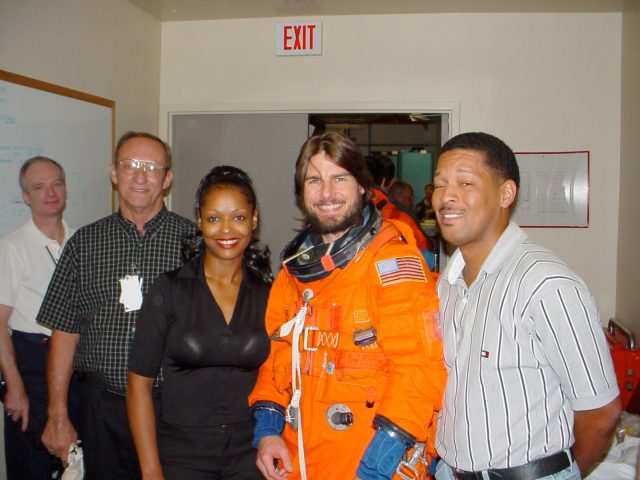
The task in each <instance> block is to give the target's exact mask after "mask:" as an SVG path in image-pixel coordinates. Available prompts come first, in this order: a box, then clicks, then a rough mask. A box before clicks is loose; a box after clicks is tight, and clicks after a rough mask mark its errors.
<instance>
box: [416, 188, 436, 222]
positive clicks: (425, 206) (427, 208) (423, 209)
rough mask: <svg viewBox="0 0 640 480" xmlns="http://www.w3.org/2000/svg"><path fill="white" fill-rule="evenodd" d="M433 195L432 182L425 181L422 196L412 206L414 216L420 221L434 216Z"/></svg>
mask: <svg viewBox="0 0 640 480" xmlns="http://www.w3.org/2000/svg"><path fill="white" fill-rule="evenodd" d="M432 196H433V183H427V184H426V185H425V186H424V197H423V198H422V200H420V201H419V202H418V203H416V205H415V207H414V208H413V210H414V212H415V214H416V217H418V220H420V221H421V222H422V221H424V220H430V219H432V218H436V213H435V211H434V209H433V203H432Z"/></svg>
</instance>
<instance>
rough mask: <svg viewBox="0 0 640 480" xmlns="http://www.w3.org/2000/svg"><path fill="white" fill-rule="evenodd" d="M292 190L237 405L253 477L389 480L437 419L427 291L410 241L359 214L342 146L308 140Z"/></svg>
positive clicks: (360, 187)
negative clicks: (256, 346) (291, 228)
mask: <svg viewBox="0 0 640 480" xmlns="http://www.w3.org/2000/svg"><path fill="white" fill-rule="evenodd" d="M295 183H296V197H297V200H298V206H299V207H300V208H301V210H302V211H303V213H304V215H305V220H306V226H305V228H304V229H303V230H302V232H301V233H300V234H298V235H297V236H296V237H295V238H294V240H293V241H292V242H291V243H290V244H289V245H288V246H287V247H286V248H285V250H284V252H283V269H282V271H281V272H280V274H279V275H278V277H277V279H276V281H275V283H274V285H273V288H272V291H271V295H270V298H269V304H268V307H267V315H266V328H267V331H268V332H269V333H270V334H271V335H272V340H273V341H272V342H271V353H270V356H269V358H268V359H267V361H266V362H265V364H264V365H263V366H262V368H261V370H260V373H259V375H258V382H257V384H256V387H255V389H254V391H253V392H252V394H251V395H250V398H249V403H250V404H251V405H252V407H253V412H254V416H255V418H256V427H255V432H254V445H255V446H256V447H257V448H258V458H257V465H258V468H259V469H260V470H261V472H262V473H263V475H264V476H265V478H267V479H272V480H281V479H285V478H288V479H294V478H296V479H297V478H301V479H305V478H310V479H314V480H315V479H350V478H361V479H363V480H370V479H388V478H391V477H392V476H393V475H394V472H395V471H396V468H397V466H398V464H399V463H400V461H401V460H402V459H403V457H404V456H405V454H406V452H407V451H410V450H411V449H412V448H413V447H414V446H415V445H416V444H418V443H419V442H425V441H427V440H428V435H429V432H430V431H431V427H432V426H433V419H434V418H435V417H434V412H435V411H437V410H438V409H439V408H440V402H441V396H442V392H443V386H444V382H445V376H446V374H445V371H444V367H443V363H442V345H441V342H440V338H439V335H438V331H437V328H436V323H437V322H436V317H435V316H436V312H437V309H438V305H437V296H436V293H435V282H434V281H433V277H432V276H431V274H430V272H429V271H428V270H427V268H426V266H425V265H424V262H423V259H422V256H421V254H420V252H419V251H418V249H417V248H416V247H415V245H414V244H413V243H414V240H413V235H412V233H411V230H410V229H409V228H408V227H407V226H406V225H405V224H404V223H402V222H394V221H383V220H382V218H381V216H380V213H379V211H378V210H376V209H375V208H374V207H373V206H372V205H371V204H370V199H371V189H372V187H373V181H372V178H371V175H370V174H369V172H368V170H367V168H366V165H365V163H364V160H363V158H362V154H361V153H360V151H359V149H358V147H357V146H356V145H355V144H354V143H353V142H352V141H351V140H349V139H348V138H346V137H344V136H343V135H341V134H339V133H336V132H332V133H325V134H321V135H316V136H313V137H311V138H309V139H308V140H307V142H306V143H305V144H304V145H303V146H302V149H301V151H300V155H299V157H298V160H297V162H296V174H295ZM292 346H293V348H292ZM285 423H286V424H285ZM427 450H430V448H429V442H428V441H427Z"/></svg>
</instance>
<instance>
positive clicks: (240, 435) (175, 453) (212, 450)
mask: <svg viewBox="0 0 640 480" xmlns="http://www.w3.org/2000/svg"><path fill="white" fill-rule="evenodd" d="M252 437H253V423H252V422H249V421H247V422H241V423H235V424H230V425H220V426H215V427H213V426H212V427H204V426H203V427H181V426H175V425H171V424H168V423H165V422H160V423H159V424H158V450H159V453H160V462H161V463H162V473H163V474H164V478H165V480H184V479H188V480H260V479H262V478H263V477H262V475H261V474H260V472H259V471H258V468H257V467H256V451H255V449H254V448H253V446H252V445H251V439H252Z"/></svg>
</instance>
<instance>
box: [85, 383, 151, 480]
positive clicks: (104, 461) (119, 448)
mask: <svg viewBox="0 0 640 480" xmlns="http://www.w3.org/2000/svg"><path fill="white" fill-rule="evenodd" d="M81 391H82V394H81V408H80V413H81V419H80V430H79V432H78V437H79V438H80V440H81V441H82V450H83V454H84V467H85V480H102V479H105V480H106V479H109V480H113V479H116V478H117V479H118V480H127V479H131V480H138V479H140V478H141V474H140V465H139V464H138V456H137V455H136V451H135V447H134V444H133V438H132V437H131V432H130V430H129V423H128V419H127V409H126V405H125V399H124V397H123V396H120V395H116V394H113V393H110V392H107V391H106V390H104V389H102V388H101V387H100V386H98V385H96V384H95V383H92V382H91V380H89V379H84V380H83V381H82V382H81ZM156 401H157V400H156ZM157 411H158V408H157V405H156V412H157Z"/></svg>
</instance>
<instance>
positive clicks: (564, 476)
mask: <svg viewBox="0 0 640 480" xmlns="http://www.w3.org/2000/svg"><path fill="white" fill-rule="evenodd" d="M482 477H483V478H484V479H485V480H489V475H488V474H487V473H486V472H483V473H482ZM581 478H582V477H581V476H580V469H579V468H578V465H577V464H576V462H575V461H574V462H572V463H571V465H570V466H568V467H567V468H565V469H564V470H560V471H559V472H558V473H554V474H553V475H547V476H546V477H540V478H539V479H536V480H581ZM436 480H456V478H455V477H454V476H453V471H452V470H451V467H450V466H449V465H447V464H446V463H444V462H443V461H442V460H440V461H439V462H438V466H437V467H436Z"/></svg>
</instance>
